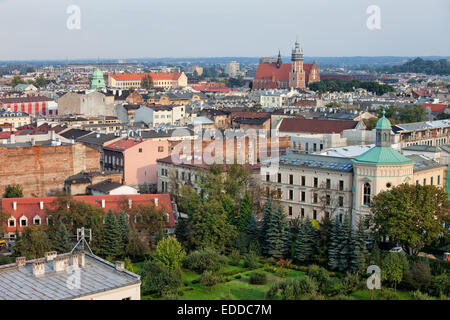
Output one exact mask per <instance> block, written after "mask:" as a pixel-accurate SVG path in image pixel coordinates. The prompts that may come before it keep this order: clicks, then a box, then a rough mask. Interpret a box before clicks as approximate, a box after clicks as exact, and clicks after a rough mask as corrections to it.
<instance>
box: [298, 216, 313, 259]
mask: <svg viewBox="0 0 450 320" xmlns="http://www.w3.org/2000/svg"><path fill="white" fill-rule="evenodd" d="M316 244H317V230H316V228H314V226H313V225H312V223H311V220H310V219H309V218H308V217H307V218H306V219H305V221H303V223H302V226H301V227H300V231H299V235H298V237H297V241H296V244H295V259H296V260H297V261H298V262H301V263H304V262H310V261H311V260H312V257H313V255H314V251H315V246H316Z"/></svg>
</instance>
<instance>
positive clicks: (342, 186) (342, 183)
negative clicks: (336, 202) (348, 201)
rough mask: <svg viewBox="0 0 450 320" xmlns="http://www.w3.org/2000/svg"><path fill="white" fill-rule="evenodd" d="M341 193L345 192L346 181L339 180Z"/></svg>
mask: <svg viewBox="0 0 450 320" xmlns="http://www.w3.org/2000/svg"><path fill="white" fill-rule="evenodd" d="M339 191H344V180H339Z"/></svg>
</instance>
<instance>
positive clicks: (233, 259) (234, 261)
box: [228, 250, 241, 266]
mask: <svg viewBox="0 0 450 320" xmlns="http://www.w3.org/2000/svg"><path fill="white" fill-rule="evenodd" d="M228 259H229V263H230V265H232V266H238V265H239V263H240V262H241V255H240V254H239V250H233V251H232V252H231V254H230V255H229V257H228Z"/></svg>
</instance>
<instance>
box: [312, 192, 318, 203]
mask: <svg viewBox="0 0 450 320" xmlns="http://www.w3.org/2000/svg"><path fill="white" fill-rule="evenodd" d="M318 198H319V197H318V195H317V193H314V194H313V203H317V201H318Z"/></svg>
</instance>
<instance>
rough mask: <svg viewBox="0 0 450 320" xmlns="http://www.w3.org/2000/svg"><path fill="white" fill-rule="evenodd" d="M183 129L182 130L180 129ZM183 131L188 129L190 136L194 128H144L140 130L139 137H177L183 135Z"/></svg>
mask: <svg viewBox="0 0 450 320" xmlns="http://www.w3.org/2000/svg"><path fill="white" fill-rule="evenodd" d="M181 130H183V131H181ZM184 131H188V132H189V134H190V135H191V136H193V135H194V130H192V129H189V128H183V127H179V128H171V129H167V128H166V129H160V130H145V131H141V137H142V138H144V139H149V138H162V137H179V136H184V134H182V133H183V132H184Z"/></svg>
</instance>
